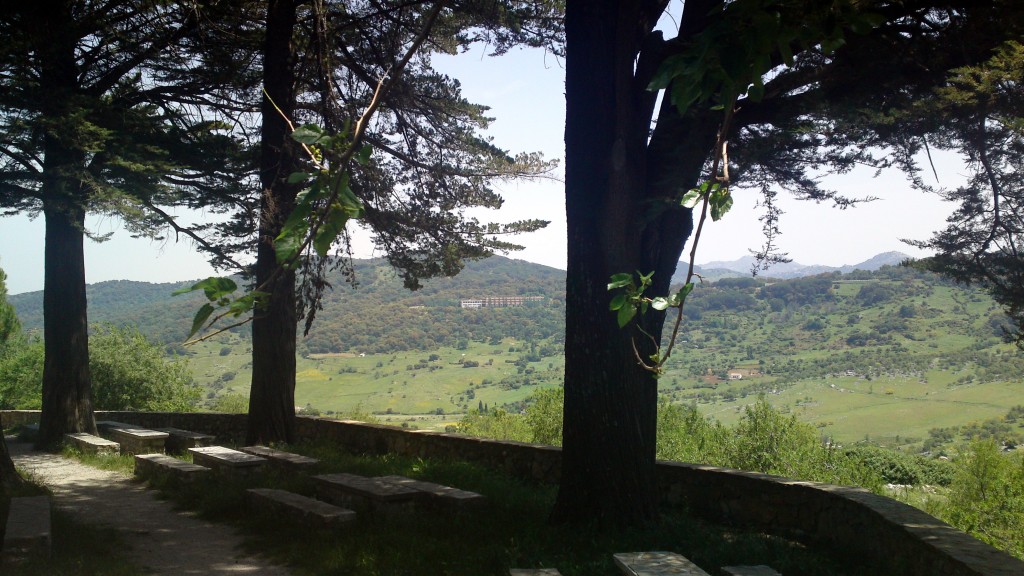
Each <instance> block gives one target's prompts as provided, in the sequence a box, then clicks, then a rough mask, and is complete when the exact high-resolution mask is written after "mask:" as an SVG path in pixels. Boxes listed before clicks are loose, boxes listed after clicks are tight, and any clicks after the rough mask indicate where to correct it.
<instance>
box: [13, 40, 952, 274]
mask: <svg viewBox="0 0 1024 576" xmlns="http://www.w3.org/2000/svg"><path fill="white" fill-rule="evenodd" d="M435 64H436V65H437V67H438V68H439V69H441V70H442V71H445V72H448V73H449V74H450V75H452V76H454V77H456V78H458V79H459V80H460V81H461V82H462V85H463V91H464V94H465V96H466V97H467V99H469V100H470V101H472V102H477V103H480V104H484V105H487V106H490V107H491V112H490V116H492V117H493V118H495V121H494V122H493V123H492V125H491V128H490V130H489V134H490V135H491V136H492V137H493V138H494V140H495V143H496V144H497V145H498V146H500V147H502V148H505V149H508V150H510V151H512V152H520V151H540V152H543V153H544V154H545V156H547V157H548V158H561V157H562V153H563V150H564V147H563V138H562V137H563V128H564V117H565V112H564V108H565V100H564V86H563V81H564V70H563V68H562V66H561V65H562V63H561V62H559V61H557V60H556V59H554V58H553V57H551V56H550V55H546V54H544V53H543V52H541V51H537V50H514V51H512V52H510V53H509V54H507V55H505V56H502V57H498V58H491V57H487V56H485V55H484V51H483V49H482V48H477V49H475V50H473V51H472V52H469V53H467V54H463V55H460V56H457V57H435ZM939 168H940V170H942V169H945V173H943V172H941V171H940V176H941V178H942V181H941V184H943V185H945V186H950V185H952V184H954V183H955V180H956V179H957V174H956V169H957V163H956V162H955V161H950V162H943V163H942V165H940V166H939ZM560 175H561V168H559V169H558V171H557V173H556V174H555V176H557V177H560ZM827 184H828V185H829V186H830V187H832V188H834V189H837V190H839V191H840V192H841V193H843V194H845V195H847V196H853V197H861V196H868V195H870V196H877V197H879V198H881V200H878V201H876V202H872V203H869V204H863V205H861V206H859V207H857V208H853V209H849V210H845V211H841V210H837V209H835V208H833V207H831V205H827V204H815V203H807V202H797V201H794V200H792V199H790V198H783V199H782V201H781V202H780V204H781V206H782V207H783V210H784V211H785V212H786V213H785V214H784V215H783V217H782V221H781V227H782V231H783V234H782V236H781V237H780V238H779V246H780V249H781V250H782V251H784V252H788V253H789V256H790V258H792V259H794V260H795V261H797V262H800V263H802V264H825V265H831V266H840V265H843V264H856V263H858V262H862V261H864V260H867V259H868V258H870V257H871V256H874V255H875V254H878V253H880V252H887V251H892V250H896V251H901V252H905V253H907V254H910V255H921V254H920V253H918V252H916V251H915V250H914V249H913V248H911V247H910V246H907V245H906V244H903V243H901V242H900V239H901V238H911V239H926V238H928V237H929V236H930V234H931V232H932V231H934V230H937V229H939V228H941V227H942V226H943V224H944V221H945V218H946V217H947V215H948V214H949V212H950V211H951V208H950V207H949V206H948V205H946V204H945V203H943V202H941V201H939V200H938V199H937V198H935V197H931V196H927V195H923V194H921V193H918V192H914V191H911V190H910V189H909V188H908V186H907V185H906V183H905V180H904V179H903V177H902V176H901V175H899V174H888V175H883V177H880V178H871V173H867V174H853V175H850V176H846V177H843V178H842V179H839V180H829V181H827ZM499 190H500V191H501V192H502V193H503V195H504V197H505V200H506V203H505V206H504V207H503V208H502V209H501V210H500V211H498V212H494V211H481V212H479V213H474V215H475V216H477V217H478V218H479V219H480V220H482V221H511V220H519V219H523V218H542V219H546V220H550V221H551V224H550V225H549V226H548V228H547V229H545V230H542V231H540V232H536V233H533V234H530V235H526V236H522V237H519V238H518V239H517V240H515V241H516V242H518V243H520V244H522V245H524V246H525V247H526V248H525V250H523V251H521V252H518V253H512V254H510V256H511V257H513V258H521V259H524V260H529V261H531V262H537V263H540V264H545V265H548V266H554V267H557V268H563V269H564V268H565V252H566V239H565V203H564V196H563V191H562V185H561V183H560V182H559V181H557V180H553V179H548V180H539V181H534V182H518V183H508V184H503V185H501V186H499ZM734 194H735V206H734V208H733V209H732V211H731V212H730V213H729V214H728V215H727V216H726V217H725V218H723V219H722V221H720V222H717V223H713V224H709V225H708V226H707V227H706V228H705V233H704V237H703V238H702V239H701V244H700V247H699V249H698V256H697V262H698V263H703V262H710V261H716V260H735V259H737V258H740V257H742V256H745V255H747V254H748V251H749V250H750V249H756V248H758V247H759V246H760V245H761V243H762V237H761V225H760V223H759V222H758V216H759V215H760V214H761V212H760V211H759V210H758V209H756V208H755V204H756V200H757V198H756V193H755V192H753V191H749V192H748V191H742V190H736V191H735V192H734ZM195 217H199V218H201V217H202V215H197V216H195ZM89 225H90V226H91V227H92V228H93V229H94V230H96V231H98V232H101V233H102V232H108V231H112V230H113V231H115V234H114V236H113V238H112V239H111V240H109V241H107V242H104V243H100V244H97V243H93V242H88V243H87V245H86V278H87V280H88V281H89V282H90V283H93V282H101V281H104V280H118V279H128V280H145V281H150V282H169V281H177V280H191V279H196V278H202V277H206V276H208V275H210V274H212V273H213V271H212V269H211V268H210V267H209V266H208V265H207V264H206V262H205V259H204V258H203V257H202V256H199V255H197V254H195V253H194V252H192V247H191V245H190V244H189V243H188V242H186V241H182V242H180V243H175V242H174V241H173V238H172V239H171V240H169V241H167V242H160V243H154V242H151V241H149V240H135V239H132V238H130V237H129V236H128V234H127V233H125V232H124V231H123V230H120V226H119V223H118V222H117V220H116V219H111V218H95V217H94V218H90V220H89ZM43 237H44V227H43V219H42V218H41V217H40V218H37V219H36V220H34V221H30V220H28V218H25V217H20V216H19V217H7V218H0V268H3V269H4V270H5V271H6V272H7V276H8V279H7V286H8V290H9V291H10V293H12V294H18V293H21V292H28V291H34V290H41V289H42V287H43ZM360 244H361V245H363V246H365V242H360ZM689 249H690V248H689V246H687V249H686V254H687V255H688V253H689ZM372 255H373V254H372V253H371V252H370V251H369V250H368V249H366V248H365V247H364V248H360V249H359V250H358V251H357V253H356V256H357V257H368V256H372Z"/></svg>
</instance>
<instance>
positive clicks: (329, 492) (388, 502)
mask: <svg viewBox="0 0 1024 576" xmlns="http://www.w3.org/2000/svg"><path fill="white" fill-rule="evenodd" d="M313 480H314V481H316V493H317V496H319V497H320V498H322V499H324V500H327V501H328V502H332V503H334V504H340V505H342V506H366V507H369V508H371V509H373V510H379V511H383V512H390V511H394V510H398V509H402V508H405V507H408V506H409V505H410V504H412V503H413V502H414V501H416V500H422V499H425V498H427V497H428V495H427V493H426V492H423V491H420V490H416V489H415V488H410V487H408V486H402V485H400V484H395V483H393V482H388V481H386V480H382V479H380V478H367V477H366V476H359V475H356V474H346V473H344V472H342V473H338V474H321V475H319V476H313Z"/></svg>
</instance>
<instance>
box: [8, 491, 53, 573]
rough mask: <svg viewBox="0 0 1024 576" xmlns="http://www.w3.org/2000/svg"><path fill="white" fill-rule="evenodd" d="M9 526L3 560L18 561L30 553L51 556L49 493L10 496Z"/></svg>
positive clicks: (27, 556)
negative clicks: (47, 494) (45, 494)
mask: <svg viewBox="0 0 1024 576" xmlns="http://www.w3.org/2000/svg"><path fill="white" fill-rule="evenodd" d="M6 526H7V528H6V531H5V532H4V546H3V563H4V564H15V563H17V562H20V561H21V560H24V559H27V558H29V557H30V556H43V557H45V558H49V557H50V542H51V537H50V497H49V496H20V497H14V498H11V505H10V509H9V511H8V513H7V525H6Z"/></svg>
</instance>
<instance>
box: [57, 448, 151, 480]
mask: <svg viewBox="0 0 1024 576" xmlns="http://www.w3.org/2000/svg"><path fill="white" fill-rule="evenodd" d="M61 456H64V457H65V458H71V459H74V460H78V461H80V462H81V463H82V464H86V465H88V466H92V467H93V468H99V469H100V470H108V471H110V472H118V473H120V474H126V475H128V476H131V475H132V474H134V473H135V457H134V456H132V455H130V454H94V453H92V452H82V451H81V450H78V449H76V448H72V447H70V446H67V445H65V446H64V448H63V449H62V450H61Z"/></svg>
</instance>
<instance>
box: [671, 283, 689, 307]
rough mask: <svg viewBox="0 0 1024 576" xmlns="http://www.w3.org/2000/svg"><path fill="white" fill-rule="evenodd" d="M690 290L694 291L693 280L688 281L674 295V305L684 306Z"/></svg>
mask: <svg viewBox="0 0 1024 576" xmlns="http://www.w3.org/2000/svg"><path fill="white" fill-rule="evenodd" d="M690 292H693V282H687V283H686V284H684V285H683V287H682V288H680V289H679V291H678V292H676V293H675V294H673V295H672V305H673V306H682V305H683V302H686V297H687V296H689V294H690Z"/></svg>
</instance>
